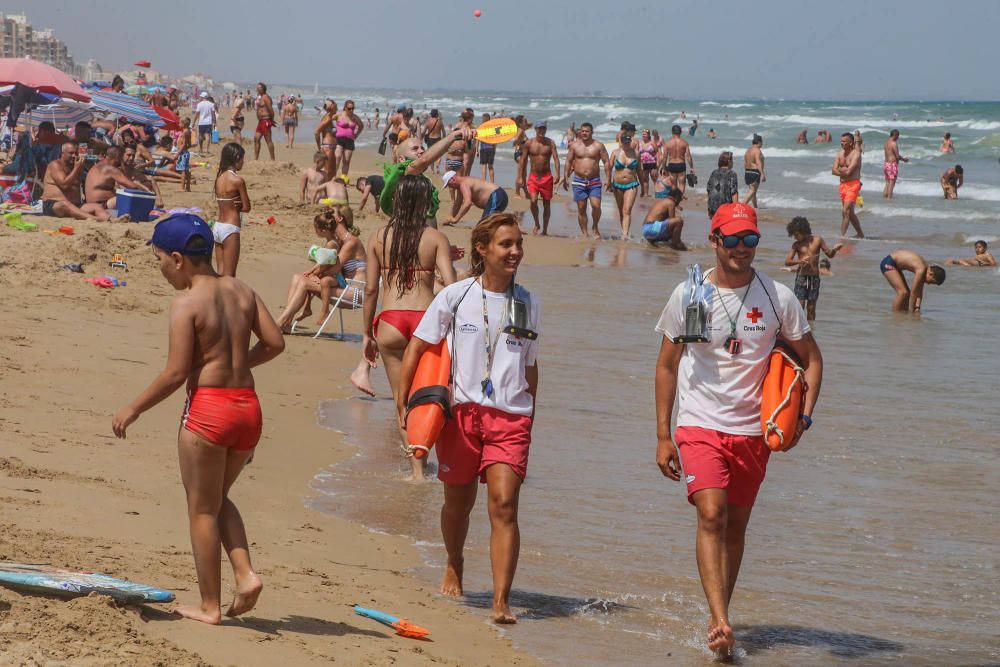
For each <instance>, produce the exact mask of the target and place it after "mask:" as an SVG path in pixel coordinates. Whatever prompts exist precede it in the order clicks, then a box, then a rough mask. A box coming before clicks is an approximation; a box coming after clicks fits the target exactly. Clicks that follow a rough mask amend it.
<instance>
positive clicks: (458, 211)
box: [441, 171, 508, 225]
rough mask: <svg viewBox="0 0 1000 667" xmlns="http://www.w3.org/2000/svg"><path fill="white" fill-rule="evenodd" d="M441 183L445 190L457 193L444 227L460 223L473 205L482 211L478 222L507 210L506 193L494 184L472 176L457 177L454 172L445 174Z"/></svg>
mask: <svg viewBox="0 0 1000 667" xmlns="http://www.w3.org/2000/svg"><path fill="white" fill-rule="evenodd" d="M441 181H442V184H443V185H444V187H445V188H451V189H452V190H453V191H455V192H457V193H458V197H456V199H455V202H454V203H453V204H452V206H451V217H450V218H448V219H447V220H445V221H444V223H443V224H445V225H454V224H456V223H458V222H459V221H461V219H462V218H463V217H464V216H465V214H466V213H468V212H469V209H470V208H472V205H473V204H475V205H476V206H478V207H479V208H481V209H483V214H482V216H480V218H479V219H480V220H482V219H483V218H485V217H486V216H488V215H492V214H493V213H502V212H503V211H506V210H507V203H508V200H507V192H506V191H505V190H504V189H503V188H501V187H500V186H499V185H497V184H496V183H490V182H489V181H484V180H483V179H481V178H474V177H472V176H459V175H458V173H457V172H455V171H449V172H446V173H445V175H444V176H443V177H442V178H441Z"/></svg>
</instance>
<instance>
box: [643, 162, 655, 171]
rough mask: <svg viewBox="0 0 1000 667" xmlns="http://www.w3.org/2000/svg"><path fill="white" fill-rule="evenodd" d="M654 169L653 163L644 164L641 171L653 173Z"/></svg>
mask: <svg viewBox="0 0 1000 667" xmlns="http://www.w3.org/2000/svg"><path fill="white" fill-rule="evenodd" d="M654 169H656V163H655V162H650V163H648V164H647V163H645V162H643V163H642V170H643V171H653V170H654Z"/></svg>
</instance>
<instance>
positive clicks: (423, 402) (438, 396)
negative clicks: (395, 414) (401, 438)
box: [406, 340, 451, 459]
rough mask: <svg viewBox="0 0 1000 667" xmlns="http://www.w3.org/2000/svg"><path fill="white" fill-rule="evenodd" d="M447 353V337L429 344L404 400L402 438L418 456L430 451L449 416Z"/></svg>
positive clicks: (421, 456)
mask: <svg viewBox="0 0 1000 667" xmlns="http://www.w3.org/2000/svg"><path fill="white" fill-rule="evenodd" d="M450 380H451V353H450V352H449V351H448V343H447V340H442V341H441V342H440V343H438V344H437V345H432V346H431V347H430V348H428V349H427V350H426V351H424V353H423V354H422V355H420V361H419V362H417V371H416V373H414V375H413V384H412V385H410V398H409V400H408V401H407V403H406V442H407V443H408V444H409V450H408V451H411V452H413V455H414V456H415V457H417V458H418V459H422V458H424V457H426V456H427V455H428V454H430V451H431V447H433V446H434V443H435V442H437V439H438V436H439V435H441V429H442V428H444V423H445V421H446V420H448V419H451V381H450Z"/></svg>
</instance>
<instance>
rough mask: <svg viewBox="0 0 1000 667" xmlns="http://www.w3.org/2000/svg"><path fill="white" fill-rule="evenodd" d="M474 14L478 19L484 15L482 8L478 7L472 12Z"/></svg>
mask: <svg viewBox="0 0 1000 667" xmlns="http://www.w3.org/2000/svg"><path fill="white" fill-rule="evenodd" d="M472 15H473V16H475V17H476V18H477V19H478V18H479V17H480V16H482V15H483V12H482V11H481V10H479V9H477V10H476V11H474V12H472Z"/></svg>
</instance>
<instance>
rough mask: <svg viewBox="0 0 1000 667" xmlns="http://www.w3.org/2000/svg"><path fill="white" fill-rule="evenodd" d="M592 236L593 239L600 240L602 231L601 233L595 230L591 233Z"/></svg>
mask: <svg viewBox="0 0 1000 667" xmlns="http://www.w3.org/2000/svg"><path fill="white" fill-rule="evenodd" d="M590 237H591V238H592V239H594V240H595V241H600V240H601V233H600V232H598V231H595V232H593V233H592V234H591V235H590Z"/></svg>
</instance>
